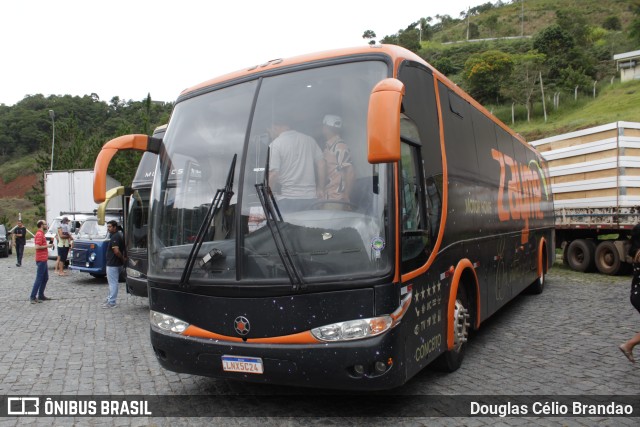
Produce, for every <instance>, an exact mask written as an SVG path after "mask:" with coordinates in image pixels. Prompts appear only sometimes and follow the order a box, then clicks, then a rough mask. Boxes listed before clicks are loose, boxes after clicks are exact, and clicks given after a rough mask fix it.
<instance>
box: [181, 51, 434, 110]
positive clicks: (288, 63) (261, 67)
mask: <svg viewBox="0 0 640 427" xmlns="http://www.w3.org/2000/svg"><path fill="white" fill-rule="evenodd" d="M371 54H374V55H375V54H382V55H387V56H388V57H389V58H391V60H392V61H393V63H394V68H396V67H397V65H398V64H399V63H400V62H401V61H402V60H404V59H411V60H413V61H418V62H421V63H423V64H425V65H427V63H426V62H425V61H424V60H423V59H422V58H420V57H419V56H418V55H416V54H415V53H413V52H411V51H409V50H407V49H405V48H403V47H400V46H395V45H390V44H384V45H375V46H371V45H366V46H359V47H351V48H343V49H335V50H327V51H322V52H315V53H309V54H305V55H300V56H295V57H292V58H278V59H272V60H269V61H266V62H264V63H262V64H258V65H253V66H250V67H247V68H246V69H243V70H238V71H235V72H232V73H229V74H226V75H222V76H219V77H214V78H213V79H211V80H207V81H205V82H202V83H200V84H197V85H195V86H192V87H190V88H187V89H185V90H183V91H182V93H181V94H180V98H181V97H183V96H186V95H189V94H191V93H193V92H197V91H199V90H201V89H205V88H207V87H209V86H214V85H216V84H219V83H223V82H226V81H232V80H236V79H242V78H245V77H249V76H251V75H254V74H260V73H262V72H265V71H270V70H275V69H282V68H288V67H292V66H296V65H300V64H305V63H309V62H315V61H321V60H326V59H329V58H339V57H347V56H356V55H371ZM430 68H431V67H430Z"/></svg>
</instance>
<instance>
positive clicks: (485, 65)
mask: <svg viewBox="0 0 640 427" xmlns="http://www.w3.org/2000/svg"><path fill="white" fill-rule="evenodd" d="M512 69H513V59H512V58H511V55H509V54H506V53H503V52H500V51H497V50H489V51H486V52H484V53H481V54H476V55H472V56H471V57H469V59H468V60H467V62H465V64H464V72H463V74H464V79H465V81H466V83H467V85H468V89H469V93H470V94H471V96H473V97H474V98H476V99H477V100H478V101H480V102H483V101H490V102H497V101H498V100H499V98H500V87H501V86H502V84H503V82H504V81H506V80H507V79H508V78H509V75H510V74H511V70H512Z"/></svg>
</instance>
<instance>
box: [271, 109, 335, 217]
mask: <svg viewBox="0 0 640 427" xmlns="http://www.w3.org/2000/svg"><path fill="white" fill-rule="evenodd" d="M268 131H269V135H270V136H271V139H272V142H271V144H270V145H269V148H270V150H271V154H270V157H269V184H270V186H271V188H272V189H273V191H274V193H275V195H276V199H277V200H278V206H279V208H280V210H281V211H283V212H290V211H297V210H304V209H309V208H310V207H311V206H312V205H313V204H314V203H315V202H316V201H317V200H318V199H322V198H324V184H325V180H326V172H325V166H324V157H323V155H322V151H321V150H320V147H318V144H317V143H316V141H315V139H313V138H312V137H310V136H308V135H305V134H303V133H300V132H298V131H296V130H293V129H291V127H290V126H289V124H287V122H286V119H276V120H274V122H273V125H272V126H271V127H270V128H269V129H268Z"/></svg>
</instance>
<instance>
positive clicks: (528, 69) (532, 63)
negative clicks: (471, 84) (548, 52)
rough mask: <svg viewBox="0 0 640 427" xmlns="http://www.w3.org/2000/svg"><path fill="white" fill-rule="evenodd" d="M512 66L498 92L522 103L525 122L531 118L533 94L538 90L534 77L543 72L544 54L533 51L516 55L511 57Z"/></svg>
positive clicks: (517, 102) (544, 70)
mask: <svg viewBox="0 0 640 427" xmlns="http://www.w3.org/2000/svg"><path fill="white" fill-rule="evenodd" d="M513 62H514V66H513V70H512V72H511V75H510V76H509V78H508V79H506V80H505V82H504V85H503V86H502V87H501V89H500V93H501V94H502V96H504V97H505V98H507V99H511V100H512V101H513V102H514V103H516V104H520V105H524V106H525V108H526V109H527V122H528V121H530V120H531V109H532V108H531V107H532V101H531V100H532V99H533V95H534V94H536V93H537V92H538V91H539V87H538V84H537V82H536V78H537V77H538V76H539V75H540V73H542V74H545V72H546V69H545V66H544V62H545V56H544V55H543V54H540V53H537V52H535V51H531V52H527V53H526V54H522V55H517V56H514V58H513Z"/></svg>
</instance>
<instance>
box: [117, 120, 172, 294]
mask: <svg viewBox="0 0 640 427" xmlns="http://www.w3.org/2000/svg"><path fill="white" fill-rule="evenodd" d="M166 130H167V125H162V126H158V127H157V128H156V129H155V130H154V131H153V137H154V138H157V139H162V137H163V136H164V133H165V131H166ZM157 160H158V156H157V155H156V154H154V153H150V152H146V153H144V154H143V155H142V158H141V159H140V163H139V164H138V169H137V170H136V174H135V176H134V177H133V181H132V182H131V196H130V197H129V204H128V208H127V216H126V220H125V234H124V236H125V239H126V242H125V243H126V244H125V247H126V248H127V266H126V267H127V268H126V273H127V292H129V293H130V294H131V295H135V296H139V297H146V296H147V295H148V291H147V248H148V246H149V239H148V237H147V231H148V227H149V196H150V195H151V186H152V185H153V176H154V174H155V171H156V163H157Z"/></svg>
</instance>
